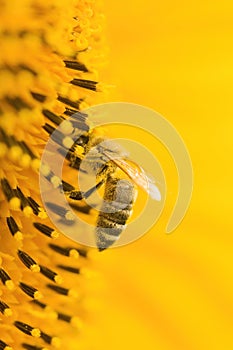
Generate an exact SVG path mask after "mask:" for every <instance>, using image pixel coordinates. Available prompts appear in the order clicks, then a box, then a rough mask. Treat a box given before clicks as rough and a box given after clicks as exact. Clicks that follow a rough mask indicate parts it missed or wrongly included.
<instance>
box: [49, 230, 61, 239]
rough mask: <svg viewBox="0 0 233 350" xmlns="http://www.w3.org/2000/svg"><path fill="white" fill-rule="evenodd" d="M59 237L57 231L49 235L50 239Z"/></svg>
mask: <svg viewBox="0 0 233 350" xmlns="http://www.w3.org/2000/svg"><path fill="white" fill-rule="evenodd" d="M59 236H60V233H59V232H57V231H53V232H52V233H51V237H52V238H55V239H56V238H58V237H59Z"/></svg>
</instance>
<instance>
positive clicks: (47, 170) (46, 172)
mask: <svg viewBox="0 0 233 350" xmlns="http://www.w3.org/2000/svg"><path fill="white" fill-rule="evenodd" d="M40 171H41V173H42V175H44V176H48V175H49V173H50V168H49V166H48V165H46V164H41V166H40Z"/></svg>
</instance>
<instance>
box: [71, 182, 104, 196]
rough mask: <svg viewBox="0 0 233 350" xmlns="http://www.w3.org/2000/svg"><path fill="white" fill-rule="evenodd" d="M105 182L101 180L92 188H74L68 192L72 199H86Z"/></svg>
mask: <svg viewBox="0 0 233 350" xmlns="http://www.w3.org/2000/svg"><path fill="white" fill-rule="evenodd" d="M103 184H104V180H101V181H100V182H99V183H98V184H97V185H95V186H93V187H92V188H90V189H89V190H88V191H86V192H82V191H76V190H73V191H70V192H68V193H67V194H68V197H69V198H70V199H74V200H76V201H80V200H81V199H85V198H88V197H90V196H91V195H92V193H94V192H95V191H96V190H97V189H98V188H100V187H101V186H102V185H103Z"/></svg>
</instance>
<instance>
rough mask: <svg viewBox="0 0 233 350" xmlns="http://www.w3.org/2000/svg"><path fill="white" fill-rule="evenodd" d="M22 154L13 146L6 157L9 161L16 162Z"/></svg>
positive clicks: (20, 150) (18, 148)
mask: <svg viewBox="0 0 233 350" xmlns="http://www.w3.org/2000/svg"><path fill="white" fill-rule="evenodd" d="M22 153H23V151H22V149H21V148H20V147H19V146H13V147H11V149H10V151H9V154H8V155H9V158H10V159H11V160H13V161H16V160H18V159H20V157H21V155H22Z"/></svg>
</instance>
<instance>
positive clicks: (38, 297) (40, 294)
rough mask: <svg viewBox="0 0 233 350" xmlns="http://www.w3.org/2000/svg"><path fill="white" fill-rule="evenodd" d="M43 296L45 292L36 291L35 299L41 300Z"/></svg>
mask: <svg viewBox="0 0 233 350" xmlns="http://www.w3.org/2000/svg"><path fill="white" fill-rule="evenodd" d="M42 298H43V294H42V293H41V292H39V291H38V290H37V291H36V292H35V293H34V299H35V300H40V299H42Z"/></svg>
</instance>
